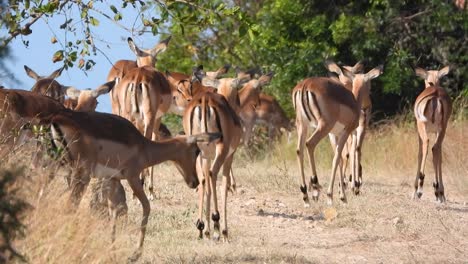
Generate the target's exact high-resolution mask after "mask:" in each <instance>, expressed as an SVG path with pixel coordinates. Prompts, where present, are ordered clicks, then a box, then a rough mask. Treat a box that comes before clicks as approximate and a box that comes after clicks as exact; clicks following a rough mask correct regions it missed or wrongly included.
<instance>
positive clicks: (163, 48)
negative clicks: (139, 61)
mask: <svg viewBox="0 0 468 264" xmlns="http://www.w3.org/2000/svg"><path fill="white" fill-rule="evenodd" d="M171 38H172V36H169V37H168V38H166V39H164V40H162V41H161V42H159V43H158V44H157V45H156V46H154V48H152V49H151V56H153V57H155V56H157V55H158V54H159V53H163V52H164V51H166V49H167V46H168V45H169V41H170V40H171Z"/></svg>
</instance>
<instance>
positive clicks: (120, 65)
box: [107, 36, 171, 115]
mask: <svg viewBox="0 0 468 264" xmlns="http://www.w3.org/2000/svg"><path fill="white" fill-rule="evenodd" d="M170 40H171V36H169V37H168V38H166V39H164V40H163V41H161V42H159V43H158V44H157V45H156V46H154V47H153V48H152V49H140V48H138V46H137V45H135V43H134V42H133V39H132V38H128V39H127V42H128V45H129V47H130V49H131V50H132V51H133V53H135V55H136V56H137V60H136V61H132V60H119V61H117V62H116V63H115V64H114V65H112V68H111V70H110V71H109V74H108V75H107V81H114V80H115V82H116V84H119V83H120V81H121V80H122V79H123V77H124V76H125V75H126V74H127V73H128V72H129V71H130V70H132V69H134V68H138V67H142V66H150V67H154V66H155V64H156V62H157V56H158V55H159V54H160V53H162V52H164V51H165V50H166V48H167V45H168V44H169V41H170ZM118 87H119V88H118ZM120 87H121V86H118V85H116V89H114V90H112V91H111V93H110V96H111V105H112V113H113V114H116V115H120V112H121V107H123V106H122V105H120V103H121V101H120V100H119V97H118V96H119V93H120V91H119V89H120ZM122 88H125V87H122Z"/></svg>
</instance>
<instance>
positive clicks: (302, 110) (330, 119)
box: [292, 68, 381, 206]
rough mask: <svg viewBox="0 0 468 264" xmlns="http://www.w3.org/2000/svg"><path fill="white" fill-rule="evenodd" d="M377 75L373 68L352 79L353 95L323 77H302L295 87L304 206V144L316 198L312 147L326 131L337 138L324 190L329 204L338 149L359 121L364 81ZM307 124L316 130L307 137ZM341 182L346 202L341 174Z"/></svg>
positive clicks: (339, 155)
mask: <svg viewBox="0 0 468 264" xmlns="http://www.w3.org/2000/svg"><path fill="white" fill-rule="evenodd" d="M380 74H381V70H380V69H379V68H375V69H373V70H371V71H370V72H368V73H367V74H364V75H363V76H362V78H361V77H360V78H359V79H355V80H353V82H355V83H356V85H355V91H356V94H355V95H353V93H352V92H350V91H349V90H347V89H346V88H345V87H344V86H343V85H342V84H341V83H339V82H337V81H335V80H333V79H330V78H323V77H315V78H308V79H305V80H303V81H301V82H299V83H298V84H297V85H296V87H294V89H293V93H292V100H293V105H294V109H295V111H296V126H297V133H298V143H297V157H298V163H299V168H300V170H301V179H302V181H301V188H300V189H301V191H302V193H303V200H304V203H305V206H309V205H310V204H309V197H308V195H307V184H306V181H305V175H304V145H306V146H307V150H308V153H309V161H310V166H311V170H312V177H311V178H310V186H309V188H310V189H312V198H313V199H314V200H318V196H319V193H320V189H321V187H320V184H319V182H318V178H317V171H316V167H315V158H314V151H315V147H316V146H317V144H318V143H319V142H320V140H321V139H323V138H324V137H325V136H326V135H327V134H332V135H333V136H335V137H337V142H336V148H335V151H334V153H335V154H334V158H333V165H332V171H331V175H330V183H329V187H328V191H327V196H328V204H331V203H332V201H333V185H334V181H335V174H336V169H337V166H338V164H339V159H340V157H341V152H342V150H343V147H344V144H345V143H346V140H347V138H348V136H349V135H350V134H351V133H352V132H353V131H354V130H355V129H356V128H357V126H358V124H359V116H360V109H361V103H362V101H363V97H364V96H365V94H366V93H368V92H369V91H368V89H369V86H368V85H365V83H366V82H367V81H369V80H371V79H373V78H376V77H377V76H379V75H380ZM358 80H359V81H358ZM353 92H354V90H353ZM309 126H312V127H315V131H314V132H313V134H312V136H311V137H310V138H308V139H307V140H306V136H307V131H308V127H309ZM340 183H341V184H340V199H341V200H342V201H343V202H346V195H345V193H344V186H343V178H342V177H340Z"/></svg>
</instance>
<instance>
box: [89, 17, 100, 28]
mask: <svg viewBox="0 0 468 264" xmlns="http://www.w3.org/2000/svg"><path fill="white" fill-rule="evenodd" d="M89 22H90V23H91V25H93V26H95V27H97V26H99V20H97V19H96V18H94V17H90V18H89Z"/></svg>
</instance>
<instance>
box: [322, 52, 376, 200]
mask: <svg viewBox="0 0 468 264" xmlns="http://www.w3.org/2000/svg"><path fill="white" fill-rule="evenodd" d="M325 66H326V67H327V69H328V70H329V71H330V72H334V73H336V74H338V79H339V80H340V82H341V83H342V84H343V85H344V86H345V87H346V89H348V90H350V91H351V92H352V91H353V79H352V77H350V76H349V75H350V74H351V75H352V74H359V73H361V71H362V70H363V68H364V65H363V64H362V62H358V63H356V64H355V65H354V66H343V69H344V71H342V70H341V68H340V67H339V66H338V65H337V64H336V63H334V62H333V61H325ZM347 73H349V74H347ZM369 85H370V83H369ZM369 90H370V89H369ZM354 94H355V95H356V93H354ZM371 112H372V101H371V98H370V93H368V94H366V96H364V98H363V101H362V104H361V112H360V116H359V125H358V128H357V129H356V138H357V143H356V144H357V148H358V149H362V144H363V142H364V136H365V134H366V131H367V127H368V126H369V121H370V117H371ZM334 142H336V138H332V137H330V143H331V144H332V147H333V149H335V147H334V144H335V143H334ZM345 146H346V147H345V148H344V151H343V153H342V154H343V155H342V162H341V164H340V166H341V167H342V169H341V174H342V175H341V177H343V176H344V175H345V173H346V167H347V165H348V160H349V158H350V150H351V146H352V138H351V137H350V138H349V139H348V142H347V144H346V145H345ZM356 166H357V167H356V169H357V182H355V183H354V184H353V186H355V188H353V191H354V193H355V194H358V193H359V188H360V186H361V185H362V165H361V155H359V158H358V160H357V165H356ZM352 175H353V173H351V174H350V175H349V181H353V179H352Z"/></svg>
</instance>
